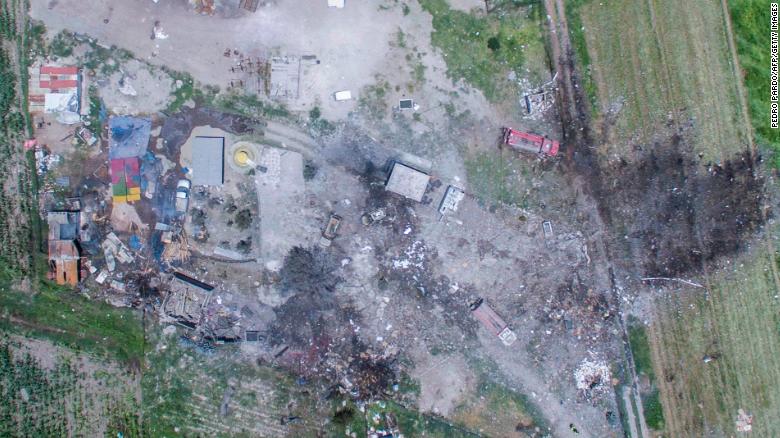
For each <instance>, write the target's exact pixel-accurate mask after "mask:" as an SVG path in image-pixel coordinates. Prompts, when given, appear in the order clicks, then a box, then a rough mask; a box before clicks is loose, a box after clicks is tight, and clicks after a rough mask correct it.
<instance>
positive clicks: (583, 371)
mask: <svg viewBox="0 0 780 438" xmlns="http://www.w3.org/2000/svg"><path fill="white" fill-rule="evenodd" d="M574 379H575V380H576V381H577V389H580V390H585V391H596V390H598V389H600V388H608V387H609V382H610V372H609V367H608V366H607V364H606V363H604V362H599V361H591V360H588V359H585V360H583V361H582V362H581V363H580V366H579V367H577V369H576V370H575V371H574Z"/></svg>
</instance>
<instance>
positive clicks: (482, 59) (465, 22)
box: [420, 0, 549, 102]
mask: <svg viewBox="0 0 780 438" xmlns="http://www.w3.org/2000/svg"><path fill="white" fill-rule="evenodd" d="M493 3H497V4H498V5H497V6H496V7H495V9H494V10H493V11H492V12H491V13H489V14H486V15H482V14H475V13H467V12H463V11H456V10H453V9H450V7H449V4H448V3H447V1H446V0H421V1H420V4H421V5H422V7H423V9H424V10H425V11H427V12H428V13H430V14H431V15H432V16H433V28H434V32H433V34H432V35H431V40H432V42H433V45H434V46H436V47H437V48H439V49H440V50H441V51H442V53H443V55H444V59H445V61H446V62H447V74H448V75H449V77H450V78H451V79H452V80H453V81H458V80H461V79H463V80H465V81H466V82H468V83H469V84H471V85H473V86H474V87H476V88H477V89H479V90H480V91H482V93H483V94H484V95H485V97H486V98H487V99H488V100H490V101H492V102H498V101H503V100H505V99H506V97H507V95H511V96H514V95H516V93H517V87H516V86H514V85H513V84H512V83H511V82H510V81H508V80H507V74H508V73H509V72H511V71H513V72H515V73H517V76H518V77H526V76H527V77H528V79H529V80H530V81H531V83H532V84H534V85H537V86H538V85H541V84H542V83H543V82H547V81H548V80H549V64H548V62H547V55H546V52H545V48H544V41H543V39H542V33H541V32H540V29H541V27H540V23H541V17H542V15H541V13H542V8H541V6H540V5H539V4H532V3H533V2H493ZM525 3H531V4H532V6H530V7H528V6H521V4H525ZM526 69H529V72H526V71H525V70H526Z"/></svg>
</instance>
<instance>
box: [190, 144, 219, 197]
mask: <svg viewBox="0 0 780 438" xmlns="http://www.w3.org/2000/svg"><path fill="white" fill-rule="evenodd" d="M224 180H225V138H224V137H195V139H194V140H193V142H192V184H193V185H196V186H220V185H222V183H223V182H224Z"/></svg>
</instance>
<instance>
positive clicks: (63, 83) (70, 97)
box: [29, 65, 86, 124]
mask: <svg viewBox="0 0 780 438" xmlns="http://www.w3.org/2000/svg"><path fill="white" fill-rule="evenodd" d="M29 86H30V95H29V100H30V104H29V109H30V113H31V114H39V113H46V114H57V119H58V121H60V122H61V123H67V124H72V123H77V122H79V121H80V120H81V115H82V112H81V111H82V109H83V108H84V107H85V106H86V105H84V104H83V103H82V99H83V96H84V93H83V92H82V88H83V82H82V77H81V72H80V71H79V68H78V67H72V66H69V67H61V66H53V65H42V66H39V67H32V68H30V81H29Z"/></svg>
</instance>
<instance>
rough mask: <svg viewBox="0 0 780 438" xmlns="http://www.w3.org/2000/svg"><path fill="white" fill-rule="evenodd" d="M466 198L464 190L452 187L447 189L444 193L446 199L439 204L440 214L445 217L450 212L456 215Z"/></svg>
mask: <svg viewBox="0 0 780 438" xmlns="http://www.w3.org/2000/svg"><path fill="white" fill-rule="evenodd" d="M465 196H466V193H465V192H464V191H463V189H461V188H459V187H455V186H453V185H450V186H448V187H447V191H446V192H445V193H444V197H443V198H442V199H441V203H440V204H439V214H441V215H442V216H444V215H445V214H447V213H448V212H453V213H455V212H456V211H458V204H460V201H462V200H463V198H464V197H465Z"/></svg>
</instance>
